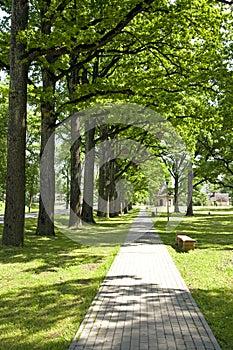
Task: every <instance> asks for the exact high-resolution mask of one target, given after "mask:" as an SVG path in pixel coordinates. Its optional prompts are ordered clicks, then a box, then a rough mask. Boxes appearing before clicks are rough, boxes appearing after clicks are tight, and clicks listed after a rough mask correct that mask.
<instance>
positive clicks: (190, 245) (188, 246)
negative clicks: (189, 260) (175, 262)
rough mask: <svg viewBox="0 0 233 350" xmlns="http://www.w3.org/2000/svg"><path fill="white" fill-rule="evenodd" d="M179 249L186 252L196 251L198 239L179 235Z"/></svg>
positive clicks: (177, 238)
mask: <svg viewBox="0 0 233 350" xmlns="http://www.w3.org/2000/svg"><path fill="white" fill-rule="evenodd" d="M176 240H177V244H178V247H180V248H181V249H182V250H184V251H188V250H193V249H195V242H196V239H193V238H191V237H189V236H187V235H183V234H182V235H177V236H176Z"/></svg>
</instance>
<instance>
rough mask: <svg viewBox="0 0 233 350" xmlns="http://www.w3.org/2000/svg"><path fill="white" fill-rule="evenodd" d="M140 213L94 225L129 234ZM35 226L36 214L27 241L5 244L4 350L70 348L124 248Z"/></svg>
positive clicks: (0, 306) (0, 258)
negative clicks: (42, 233) (40, 233)
mask: <svg viewBox="0 0 233 350" xmlns="http://www.w3.org/2000/svg"><path fill="white" fill-rule="evenodd" d="M136 213H137V211H136V210H133V211H131V212H130V214H127V215H126V216H122V217H119V218H116V219H110V220H108V221H106V222H103V221H102V220H101V222H100V223H99V224H98V223H97V225H95V226H93V227H89V230H90V229H91V230H92V234H93V235H94V234H95V232H96V234H98V230H99V229H100V227H103V226H104V228H105V230H108V229H110V230H113V231H114V228H115V229H116V230H119V231H118V232H119V234H122V235H125V234H126V233H127V232H128V230H129V227H130V225H131V223H132V221H133V220H134V217H135V216H136ZM123 223H126V224H124V225H123ZM119 227H120V228H119ZM35 228H36V220H35V219H29V220H26V237H25V247H24V248H14V247H10V248H9V247H1V250H0V318H1V322H0V344H1V346H0V349H1V350H5V349H11V350H16V349H18V350H27V349H33V350H34V349H38V350H39V349H40V350H41V349H46V350H48V349H51V350H55V349H56V350H62V349H67V347H68V345H69V344H70V342H71V341H72V338H73V336H74V334H75V333H76V331H77V329H78V327H79V325H80V322H81V321H82V319H83V317H84V315H85V313H86V311H87V309H88V307H89V305H90V303H91V301H92V299H93V298H94V296H95V294H96V292H97V290H98V288H99V286H100V284H101V282H102V280H103V278H104V277H105V275H106V273H107V271H108V269H109V267H110V265H111V263H112V261H113V259H114V257H115V255H116V254H117V252H118V250H119V245H116V244H114V245H111V244H109V245H107V244H105V245H104V246H84V245H80V244H79V243H77V242H74V241H72V240H70V239H68V238H67V237H66V236H65V235H63V234H61V233H60V232H56V237H50V238H47V237H37V236H35V234H34V232H35ZM0 229H1V230H2V225H0ZM84 230H85V229H84Z"/></svg>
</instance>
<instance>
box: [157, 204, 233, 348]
mask: <svg viewBox="0 0 233 350" xmlns="http://www.w3.org/2000/svg"><path fill="white" fill-rule="evenodd" d="M223 210H224V209H223V208H221V211H223ZM219 211H220V208H216V209H215V210H214V209H213V208H212V210H211V215H208V214H203V213H202V212H201V211H200V212H199V213H198V214H196V215H195V216H194V217H191V218H187V217H185V218H184V220H183V221H182V223H180V224H179V226H178V227H177V228H176V229H175V231H184V232H186V233H187V235H188V236H191V237H192V238H194V239H197V243H196V249H195V250H194V251H189V252H187V253H185V252H182V251H181V250H179V249H178V248H177V247H176V245H175V244H174V242H175V231H173V232H168V231H167V230H166V224H167V219H166V217H165V216H161V217H160V218H158V219H157V220H156V219H155V220H154V222H155V227H156V229H157V230H158V232H159V234H160V236H161V238H162V240H163V242H164V243H165V244H166V245H167V248H168V250H169V253H170V254H171V256H172V258H173V260H174V262H175V264H176V265H177V267H178V269H179V271H180V272H181V275H182V277H183V278H184V280H185V282H186V284H187V285H188V287H189V289H190V291H191V293H192V295H193V297H194V299H195V301H196V303H197V304H198V306H199V308H200V309H201V311H202V312H203V314H204V315H205V317H206V320H207V322H208V323H209V325H210V327H211V329H212V331H213V332H214V334H215V336H216V338H217V340H218V342H219V344H220V346H221V348H222V350H230V349H233V332H232V329H233V234H232V233H233V216H232V215H233V211H232V208H231V211H230V210H229V208H228V211H226V214H219V213H218V212H219Z"/></svg>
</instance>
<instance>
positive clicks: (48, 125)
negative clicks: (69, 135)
mask: <svg viewBox="0 0 233 350" xmlns="http://www.w3.org/2000/svg"><path fill="white" fill-rule="evenodd" d="M47 6H49V5H47ZM47 10H48V9H47V8H46V7H45V8H44V9H43V10H42V11H41V23H42V24H41V31H42V33H43V34H46V35H49V34H50V33H51V23H50V21H47V20H45V17H46V12H47ZM46 60H47V66H46V67H42V81H43V93H44V94H43V97H42V98H41V155H43V152H44V150H45V146H46V145H47V146H46V157H44V156H43V159H42V162H41V166H40V193H41V195H40V202H39V216H38V223H37V231H36V234H37V235H42V236H44V235H45V236H54V235H55V232H54V203H55V171H54V131H55V124H56V116H55V114H54V90H55V79H54V75H53V73H52V72H51V71H50V69H49V65H50V64H52V63H54V62H55V58H54V57H53V56H51V55H50V56H47V57H46ZM48 141H49V143H48Z"/></svg>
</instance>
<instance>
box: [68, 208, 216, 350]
mask: <svg viewBox="0 0 233 350" xmlns="http://www.w3.org/2000/svg"><path fill="white" fill-rule="evenodd" d="M152 226H153V225H152V222H151V219H150V218H149V217H148V216H147V215H146V213H145V212H144V211H142V210H141V212H140V214H139V216H138V217H137V218H136V220H135V222H134V224H133V226H132V228H131V230H130V231H129V234H128V236H127V239H126V242H125V244H124V245H123V246H122V247H121V249H120V251H119V254H118V255H117V257H116V258H115V260H114V262H113V264H112V266H111V268H110V270H109V272H108V274H107V276H106V278H105V280H104V282H103V284H102V286H101V287H100V289H99V292H98V293H97V295H96V297H95V299H94V301H93V303H92V305H91V307H90V308H89V311H88V312H87V314H86V317H85V319H84V321H83V323H82V324H81V326H80V328H79V330H78V332H77V334H76V336H75V339H74V341H73V342H72V344H71V345H70V347H69V350H84V349H85V350H91V349H93V350H99V349H101V350H149V349H158V350H184V349H186V350H192V349H196V350H211V349H212V350H213V349H215V350H221V349H220V347H219V345H218V343H217V341H216V339H215V337H214V335H213V333H212V332H211V330H210V328H209V326H208V324H207V322H206V321H205V319H204V317H203V315H202V314H201V312H200V310H199V309H198V307H197V305H196V303H195V301H194V299H193V298H192V296H191V294H190V292H189V290H188V288H187V286H186V284H185V283H184V281H183V279H182V278H181V276H180V273H179V271H178V270H177V269H176V267H175V265H174V263H173V261H172V259H171V257H170V255H169V253H168V251H167V249H166V247H165V246H164V245H163V243H162V242H161V240H160V238H159V236H158V234H157V233H156V231H155V230H154V229H153V227H152Z"/></svg>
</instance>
